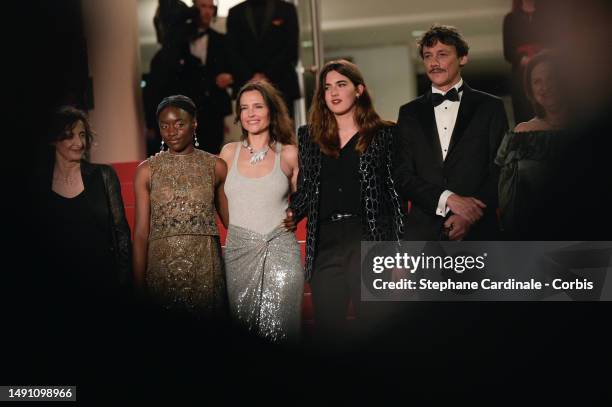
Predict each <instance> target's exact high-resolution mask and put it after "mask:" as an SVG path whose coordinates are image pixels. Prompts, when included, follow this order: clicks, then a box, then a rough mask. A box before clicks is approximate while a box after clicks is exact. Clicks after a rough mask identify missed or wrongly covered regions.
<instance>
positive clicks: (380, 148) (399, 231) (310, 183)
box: [290, 126, 404, 280]
mask: <svg viewBox="0 0 612 407" xmlns="http://www.w3.org/2000/svg"><path fill="white" fill-rule="evenodd" d="M298 139H299V160H300V173H299V176H298V189H297V192H296V193H294V194H293V195H292V196H291V205H290V206H291V208H292V209H293V213H294V215H293V216H294V218H295V219H296V220H298V221H299V220H301V219H302V218H303V217H305V216H306V217H308V221H307V222H308V224H307V234H306V260H305V265H304V269H305V275H306V279H307V280H310V277H311V276H312V271H313V270H312V269H313V263H314V258H315V255H316V247H317V236H318V232H319V231H318V223H319V185H320V183H321V182H320V179H319V178H320V174H321V154H322V153H321V150H320V149H319V146H318V144H316V143H314V142H313V141H312V140H311V137H310V134H309V131H308V126H302V127H300V128H299V130H298ZM392 152H393V134H392V128H391V127H386V128H382V129H380V130H379V132H378V134H377V135H376V137H374V139H373V140H372V143H371V144H370V145H369V147H368V149H367V150H366V151H365V153H364V154H362V155H361V156H360V158H359V180H360V184H361V205H362V211H361V213H362V214H363V216H362V236H361V238H362V240H369V241H382V240H389V241H399V240H400V238H401V237H402V235H403V234H404V217H403V214H402V209H401V205H400V201H399V197H398V194H397V192H396V190H395V185H394V182H393V178H392V176H391V174H392V170H393V169H392V164H393V163H392V158H391V156H392Z"/></svg>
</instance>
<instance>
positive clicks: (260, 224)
mask: <svg viewBox="0 0 612 407" xmlns="http://www.w3.org/2000/svg"><path fill="white" fill-rule="evenodd" d="M277 145H278V144H277ZM280 148H281V147H280V146H278V147H277V149H276V157H275V163H274V169H273V170H272V172H271V173H269V174H268V175H265V176H264V177H260V178H247V177H244V176H242V175H241V174H240V172H239V170H238V167H237V157H238V155H239V153H240V149H241V147H240V145H239V144H237V145H236V155H235V157H234V161H233V163H232V165H231V166H230V170H229V172H228V176H227V179H226V182H225V193H226V195H227V198H228V204H229V217H230V226H229V228H228V234H227V240H226V249H225V266H226V274H227V289H228V297H229V304H230V313H231V315H232V316H233V318H234V319H235V320H236V321H237V322H238V323H239V324H240V325H242V326H243V327H245V328H246V329H247V330H248V331H250V332H252V333H254V334H256V335H258V336H259V337H262V338H265V339H267V340H269V341H271V342H277V343H278V342H282V343H287V342H289V343H294V342H297V341H298V340H299V336H300V326H301V313H302V298H303V295H304V274H303V271H302V265H301V260H300V249H299V246H298V243H297V241H296V239H295V235H294V234H293V233H291V232H287V231H286V230H285V229H284V228H283V227H281V226H279V225H280V224H281V222H282V220H283V219H284V217H285V209H286V208H287V197H288V194H289V180H288V179H287V176H286V175H285V174H284V173H283V172H282V170H281V168H280Z"/></svg>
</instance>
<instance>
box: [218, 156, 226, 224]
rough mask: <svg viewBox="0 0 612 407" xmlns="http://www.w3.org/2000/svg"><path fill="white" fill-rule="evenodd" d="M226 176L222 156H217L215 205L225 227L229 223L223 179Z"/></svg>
mask: <svg viewBox="0 0 612 407" xmlns="http://www.w3.org/2000/svg"><path fill="white" fill-rule="evenodd" d="M226 178H227V164H226V163H225V160H223V159H222V158H217V162H216V163H215V207H216V209H217V213H218V214H219V217H220V218H221V223H223V226H224V227H225V228H226V229H227V226H228V224H229V210H228V207H227V196H226V195H225V190H224V186H225V179H226Z"/></svg>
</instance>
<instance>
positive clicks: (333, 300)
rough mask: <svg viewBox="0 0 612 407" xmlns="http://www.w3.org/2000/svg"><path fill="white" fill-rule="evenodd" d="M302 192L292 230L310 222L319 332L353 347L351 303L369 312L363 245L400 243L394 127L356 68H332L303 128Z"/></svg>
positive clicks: (294, 202) (309, 257)
mask: <svg viewBox="0 0 612 407" xmlns="http://www.w3.org/2000/svg"><path fill="white" fill-rule="evenodd" d="M298 137H299V166H300V170H299V176H298V189H297V192H296V193H295V194H293V196H292V197H291V203H290V210H289V211H288V215H289V216H288V218H287V219H286V220H285V222H286V225H287V226H288V227H292V226H293V225H294V224H295V223H296V222H297V221H299V220H300V219H302V218H303V217H305V216H307V217H308V226H307V228H308V232H307V242H306V264H305V272H306V278H307V279H309V280H310V285H311V288H312V296H313V305H314V317H315V331H316V333H317V336H318V337H319V338H321V339H323V340H324V341H332V342H339V343H342V342H344V343H346V339H347V337H346V336H345V335H346V332H347V331H346V328H347V327H346V317H347V309H348V305H349V300H350V301H352V304H353V309H354V311H355V316H356V317H357V319H358V320H359V318H360V316H361V315H362V304H361V289H360V287H361V285H360V283H361V279H360V269H361V267H360V253H361V245H360V242H361V240H370V241H382V240H399V238H400V236H401V235H402V233H403V230H402V229H403V219H402V213H401V209H400V203H399V199H398V196H397V193H396V192H395V189H394V186H393V180H392V178H391V170H392V168H391V151H392V133H391V123H388V122H385V121H383V120H382V119H381V118H380V116H379V115H378V114H377V113H376V111H375V110H374V108H373V106H372V100H371V98H370V95H369V93H368V90H367V88H366V86H365V83H364V80H363V76H362V75H361V73H360V72H359V70H358V68H357V66H356V65H354V64H353V63H351V62H348V61H344V60H339V61H332V62H329V63H328V64H326V65H325V66H324V67H323V69H322V71H321V73H320V76H319V80H318V84H317V90H316V92H315V95H314V97H313V102H312V108H311V112H310V120H309V124H308V125H307V126H303V127H301V128H300V129H299V131H298Z"/></svg>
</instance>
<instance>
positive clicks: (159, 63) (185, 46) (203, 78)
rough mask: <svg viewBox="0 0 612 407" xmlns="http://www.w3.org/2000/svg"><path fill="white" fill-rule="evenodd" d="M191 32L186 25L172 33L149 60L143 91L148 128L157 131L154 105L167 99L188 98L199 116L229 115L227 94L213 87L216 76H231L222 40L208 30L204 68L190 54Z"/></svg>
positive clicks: (219, 118)
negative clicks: (224, 74)
mask: <svg viewBox="0 0 612 407" xmlns="http://www.w3.org/2000/svg"><path fill="white" fill-rule="evenodd" d="M179 29H180V30H179ZM193 30H194V28H193V27H191V26H190V25H188V24H186V23H185V24H182V25H179V27H178V28H177V29H176V32H173V33H172V36H171V37H172V38H173V40H168V41H167V44H166V45H165V46H164V47H163V48H162V49H161V50H160V51H158V52H157V53H156V54H155V56H154V57H153V59H152V60H151V70H150V71H151V72H150V75H149V81H150V83H149V84H147V87H146V88H145V90H144V92H145V95H144V96H145V105H146V106H145V109H146V120H147V127H148V128H151V129H157V118H156V117H155V111H156V109H157V105H158V104H159V102H161V101H162V99H163V98H165V97H166V96H170V95H176V94H181V95H185V96H188V97H190V98H191V99H192V100H193V101H194V103H195V104H196V106H197V107H198V110H199V112H200V113H199V114H198V116H201V115H202V114H205V117H214V118H216V119H218V120H221V119H222V118H223V117H224V116H227V115H229V114H231V112H232V105H231V99H230V97H229V95H228V93H227V91H226V90H225V89H221V88H219V87H218V86H217V84H216V78H217V75H219V74H220V73H223V72H230V67H229V60H228V55H227V51H226V43H225V36H224V35H223V34H220V33H218V32H216V31H215V30H213V29H209V31H208V35H209V38H208V48H207V51H206V52H207V56H206V65H202V63H201V61H200V60H199V59H198V58H196V57H194V56H193V55H191V51H190V50H189V39H190V35H191V32H192V31H193Z"/></svg>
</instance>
